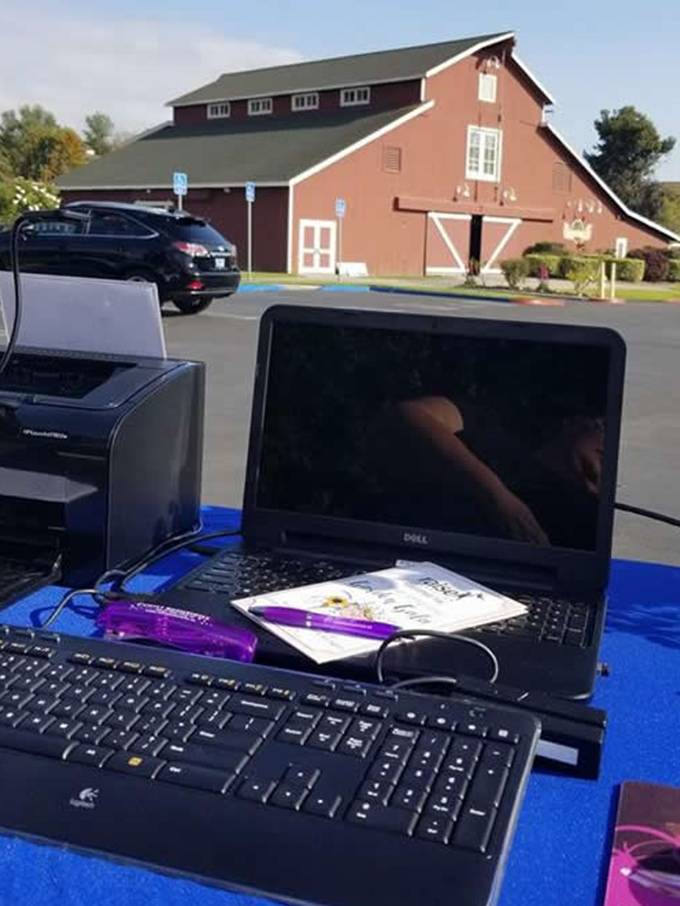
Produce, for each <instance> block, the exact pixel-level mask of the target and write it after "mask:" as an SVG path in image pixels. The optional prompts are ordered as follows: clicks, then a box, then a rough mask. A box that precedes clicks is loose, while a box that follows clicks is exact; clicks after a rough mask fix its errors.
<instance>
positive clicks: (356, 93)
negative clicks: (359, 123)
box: [340, 87, 371, 107]
mask: <svg viewBox="0 0 680 906" xmlns="http://www.w3.org/2000/svg"><path fill="white" fill-rule="evenodd" d="M370 102H371V89H370V88H368V87H366V88H343V89H342V91H341V92H340V106H341V107H358V106H360V105H361V104H370Z"/></svg>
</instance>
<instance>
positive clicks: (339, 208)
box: [335, 198, 347, 217]
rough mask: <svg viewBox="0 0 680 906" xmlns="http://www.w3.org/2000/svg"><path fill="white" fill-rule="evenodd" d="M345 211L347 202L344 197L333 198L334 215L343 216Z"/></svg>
mask: <svg viewBox="0 0 680 906" xmlns="http://www.w3.org/2000/svg"><path fill="white" fill-rule="evenodd" d="M346 212H347V202H346V201H345V199H344V198H336V199H335V216H336V217H344V216H345V214H346Z"/></svg>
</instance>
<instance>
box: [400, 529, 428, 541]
mask: <svg viewBox="0 0 680 906" xmlns="http://www.w3.org/2000/svg"><path fill="white" fill-rule="evenodd" d="M403 539H404V541H406V542H407V544H429V543H430V539H429V538H428V537H427V535H418V534H416V533H415V532H404V535H403Z"/></svg>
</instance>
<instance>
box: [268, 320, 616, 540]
mask: <svg viewBox="0 0 680 906" xmlns="http://www.w3.org/2000/svg"><path fill="white" fill-rule="evenodd" d="M609 355H610V353H609V350H608V349H607V347H606V346H597V345H571V344H568V343H563V342H562V343H558V342H546V341H545V340H543V339H542V340H540V341H537V340H527V339H520V338H515V337H513V338H512V339H505V338H504V339H501V338H499V337H497V336H496V337H494V336H460V335H457V336H454V335H450V334H448V335H447V334H445V333H441V332H440V333H426V332H420V331H418V332H416V331H413V330H403V331H400V330H391V329H378V328H375V327H359V326H338V325H333V324H328V325H323V324H321V325H320V324H314V323H297V324H295V323H286V322H282V323H277V324H275V325H274V328H273V333H272V337H271V347H270V361H269V369H268V380H267V389H266V403H265V409H264V425H263V434H262V445H261V456H260V463H259V472H258V480H257V489H256V497H255V502H256V506H257V507H262V508H265V509H269V510H277V511H286V512H289V513H298V514H304V515H307V516H323V517H336V518H341V519H350V520H358V521H366V522H371V523H383V524H390V525H399V526H413V527H418V528H420V529H423V530H440V531H445V532H456V533H463V534H466V535H472V536H483V537H485V538H488V539H503V540H506V541H516V542H522V543H524V544H527V545H539V546H543V547H552V548H568V549H576V550H582V551H594V550H595V549H596V544H597V520H598V502H599V494H600V483H601V471H602V462H603V447H604V435H605V431H606V424H605V414H606V411H607V385H608V373H609Z"/></svg>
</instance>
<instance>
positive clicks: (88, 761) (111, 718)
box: [0, 626, 538, 906]
mask: <svg viewBox="0 0 680 906" xmlns="http://www.w3.org/2000/svg"><path fill="white" fill-rule="evenodd" d="M0 640H1V641H0V770H1V771H2V776H3V779H4V782H3V787H4V789H5V790H6V791H8V790H10V789H14V790H15V791H16V796H17V797H21V796H22V795H25V796H28V797H32V800H31V805H30V808H26V807H24V809H23V811H21V810H20V809H19V805H18V804H17V805H16V808H17V815H20V816H21V818H20V820H21V822H22V824H21V825H19V826H20V827H21V829H22V831H23V832H26V831H28V832H29V833H32V834H36V835H38V836H41V837H43V838H45V837H47V838H52V839H56V840H64V841H66V842H68V841H69V840H70V836H69V834H70V833H71V830H73V833H74V834H78V835H80V836H79V837H78V842H79V844H81V845H82V844H83V843H84V844H85V845H86V846H91V847H93V848H95V849H102V848H103V849H109V850H110V851H112V852H114V853H116V854H118V853H122V854H124V855H128V856H130V857H132V858H135V857H136V856H137V855H138V853H136V851H135V850H134V846H135V841H136V840H138V839H142V838H144V834H142V835H141V837H140V832H139V829H140V827H141V826H142V825H143V824H144V823H145V822H147V823H148V838H149V839H155V840H156V841H157V842H158V845H159V851H161V852H163V853H165V855H164V857H163V858H160V859H159V858H157V857H156V856H150V855H149V851H148V850H147V849H146V848H145V852H146V853H147V855H146V856H145V857H144V858H146V860H147V861H150V860H151V857H153V858H155V859H156V862H157V864H160V865H162V866H164V865H165V866H167V865H172V860H173V838H174V837H176V836H177V835H174V834H173V833H172V829H171V828H169V827H168V826H167V818H166V820H165V821H157V817H158V816H157V815H156V814H155V812H154V811H153V809H154V806H153V803H154V802H159V803H160V805H159V808H160V812H161V813H162V814H164V815H166V816H167V815H169V814H173V813H174V814H181V815H182V822H181V823H182V834H181V835H180V837H179V838H177V845H178V847H179V852H180V853H181V852H182V851H183V850H184V849H185V848H186V839H187V837H189V838H190V837H191V835H192V834H193V833H194V832H195V831H193V830H192V828H193V826H194V819H195V818H196V819H197V825H196V826H197V827H200V826H201V825H202V822H203V819H204V818H205V811H206V810H209V809H214V812H212V813H211V814H213V816H214V820H215V824H216V825H219V826H221V827H230V826H232V827H238V835H239V838H240V841H241V842H240V843H239V846H242V845H243V840H248V839H250V840H251V841H252V852H251V853H250V855H251V858H250V859H242V858H241V860H240V863H239V867H240V870H243V871H246V870H247V865H248V864H250V865H251V866H252V868H251V870H252V872H253V877H251V878H249V881H250V885H251V887H252V886H258V878H257V870H258V868H257V866H258V862H259V860H260V856H258V852H259V851H260V850H259V847H260V845H261V836H260V835H261V834H263V833H265V831H264V830H263V828H265V827H266V828H268V830H267V831H266V833H268V834H269V835H270V836H271V834H272V833H273V831H274V830H275V829H276V828H277V827H279V831H280V833H281V834H288V833H291V825H289V824H288V821H289V819H288V818H285V817H284V815H296V816H297V819H296V820H297V821H298V822H300V823H299V825H298V827H299V829H300V831H301V832H302V837H298V839H297V849H298V850H299V851H301V852H304V851H305V845H304V843H305V835H311V836H312V837H316V836H317V835H321V836H322V837H323V835H325V834H330V833H331V831H330V830H328V828H329V827H333V826H336V825H343V826H344V827H345V828H346V831H345V832H344V833H346V835H347V836H346V837H344V839H345V841H346V843H347V845H348V846H350V845H353V840H354V837H353V834H355V833H356V834H357V835H359V836H358V837H357V841H356V846H357V847H358V851H363V850H365V851H367V852H370V851H371V849H372V844H371V843H369V837H371V835H373V834H375V835H378V834H379V835H391V838H392V839H394V840H395V841H399V842H400V846H401V848H400V849H399V850H398V852H399V853H400V856H399V859H400V860H401V859H403V860H406V862H407V863H410V866H411V868H410V870H412V871H417V870H418V865H419V864H420V863H419V859H420V858H422V857H423V855H424V854H423V851H422V850H421V849H420V848H419V847H423V846H425V847H435V848H437V849H441V850H445V851H446V852H447V853H452V852H454V851H458V850H460V851H466V852H467V853H468V857H469V856H470V855H471V854H473V853H474V854H479V855H480V856H482V855H483V856H484V858H485V859H487V860H488V859H493V860H499V861H502V858H501V856H502V852H503V851H504V849H505V847H506V846H507V841H508V835H509V832H510V827H511V819H512V815H513V814H514V811H515V809H516V806H517V801H518V798H519V796H520V794H521V792H522V786H523V782H524V778H525V777H526V774H527V772H528V770H529V767H530V763H531V756H532V754H533V748H534V746H535V743H536V739H537V729H538V723H537V722H536V721H535V720H534V719H533V718H530V717H528V716H527V715H521V714H519V713H517V712H512V711H506V710H504V709H503V708H499V707H486V706H484V707H482V706H478V705H477V706H476V705H475V703H474V702H473V701H471V700H470V699H464V698H463V697H462V696H458V697H456V696H454V697H452V698H437V697H434V696H429V695H416V694H413V693H409V692H401V691H399V692H392V691H391V690H389V689H384V688H381V687H377V686H372V685H369V684H362V683H346V682H343V681H341V680H332V679H325V678H324V679H318V678H315V677H311V676H308V675H305V674H295V673H292V672H288V671H284V670H275V669H272V668H266V667H262V666H256V665H244V664H236V663H234V662H230V661H226V660H216V659H208V658H202V657H196V656H188V655H180V654H178V653H176V652H168V651H163V650H160V649H149V648H143V647H139V646H131V645H124V644H121V643H117V642H109V641H104V640H100V639H77V638H69V637H60V636H58V635H56V634H54V633H34V632H33V631H32V630H28V629H15V628H13V627H8V626H0ZM6 750H10V751H11V752H12V753H14V755H15V756H16V754H17V753H21V755H22V759H17V758H16V757H15V758H13V759H12V760H8V758H7V754H8V753H7V751H6ZM24 759H29V761H31V760H33V761H34V762H35V760H36V759H37V760H39V761H40V763H41V764H40V765H38V767H36V768H35V770H39V772H40V776H41V778H42V780H43V781H44V783H45V785H46V786H45V789H47V788H49V787H50V785H52V788H53V789H55V790H57V789H59V788H60V786H63V787H64V789H66V790H68V791H69V792H68V795H70V796H73V795H75V793H74V791H78V790H81V792H80V793H79V796H80V799H81V800H83V802H85V803H86V805H88V803H89V805H88V807H91V806H92V803H93V802H94V799H95V797H96V796H99V805H100V806H101V813H102V821H101V822H100V823H99V824H97V823H96V822H95V821H94V818H93V819H92V824H91V823H90V821H88V822H87V823H86V826H87V827H89V828H90V830H89V831H87V832H86V831H85V830H84V829H83V826H82V820H81V822H79V821H74V820H65V818H64V813H62V812H60V810H59V809H58V808H57V806H56V805H55V802H53V801H52V799H50V797H49V796H47V799H46V801H44V802H43V798H42V794H41V792H40V791H37V790H36V791H33V790H32V786H31V785H30V784H29V783H28V781H27V779H26V778H22V775H21V768H22V762H23V760H24ZM84 769H87V770H86V771H84ZM69 772H70V773H69ZM36 776H38V775H36ZM114 777H116V778H118V782H119V783H123V781H125V783H127V784H128V787H127V788H126V787H125V785H124V784H123V785H122V786H115V785H114V786H113V787H111V785H110V784H111V783H112V782H113V781H112V778H114ZM107 778H108V779H107ZM24 781H25V782H24ZM62 781H64V783H62ZM180 788H181V790H182V791H183V796H184V798H181V799H173V798H172V797H173V795H174V791H175V790H179V789H180ZM22 789H23V790H24V792H23V793H22ZM116 791H117V793H116ZM152 793H153V797H156V798H152V797H151V794H152ZM126 794H127V795H126ZM187 794H191V795H187ZM88 796H90V799H89V800H88V799H87V797H88ZM11 799H12V797H11V796H10V797H9V798H8V796H7V795H5V794H3V801H2V803H0V824H2V826H3V827H5V828H10V829H11V828H13V827H17V824H15V823H13V820H14V819H13V817H12V814H13V813H12V810H11V809H12V806H11V803H10V800H11ZM114 800H116V801H119V802H120V811H119V813H118V816H117V817H114V816H113V815H111V814H110V813H108V817H107V810H106V806H107V804H108V806H109V807H111V808H112V807H113V805H112V802H113V801H114ZM67 801H68V796H65V797H64V803H63V808H64V809H65V814H66V816H67V817H68V813H69V811H70V810H69V808H68V806H67V804H66V803H67ZM125 802H127V803H128V804H127V807H126V806H125ZM76 805H78V802H77V801H76ZM147 808H148V809H149V811H147ZM194 810H195V811H194ZM93 814H94V813H93ZM121 814H123V815H124V820H123V819H121V817H120V816H121ZM55 815H56V818H55ZM197 816H200V819H199V818H198V817H197ZM87 817H88V818H90V816H89V815H88V816H87ZM17 820H19V819H17ZM51 821H54V822H55V823H54V826H52V825H51V824H50V822H51ZM121 821H122V823H123V825H124V826H121V825H120V822H121ZM26 822H28V827H26ZM126 822H128V823H129V824H130V825H131V826H134V827H135V828H136V830H135V832H134V833H128V832H127V831H128V828H127V827H126V826H125V824H126ZM88 833H91V834H92V837H91V838H88V837H87V834H88ZM83 834H84V835H85V837H83ZM364 834H366V837H365V838H364V836H363V835H364ZM221 839H222V842H221V843H220V845H219V846H216V845H215V844H214V841H211V840H210V839H209V838H206V839H205V840H204V841H203V852H204V853H205V852H210V851H211V850H214V852H215V854H216V856H217V859H216V862H215V866H214V873H215V875H219V871H221V870H222V868H223V866H224V865H228V863H229V854H228V851H229V835H227V837H226V838H225V837H222V838H221ZM328 839H329V847H330V848H331V849H333V846H331V842H330V841H332V840H334V839H335V844H334V845H338V840H337V838H333V837H332V836H331V837H329V838H328ZM364 839H365V841H366V842H365V844H364ZM126 845H128V846H131V847H132V850H129V849H128V850H126V849H125V846H126ZM144 847H146V843H145V844H144ZM411 847H415V848H413V849H411ZM335 864H336V872H337V871H342V870H344V869H343V867H342V866H343V864H344V863H343V860H342V859H338V860H337V861H336V863H335ZM244 866H245V867H244ZM197 873H198V874H201V875H206V874H207V875H210V876H212V874H213V870H212V869H211V868H210V867H209V860H205V859H204V861H203V866H202V868H201V870H200V871H197ZM304 874H305V873H304V872H303V873H302V875H303V877H301V878H299V879H296V878H295V876H293V878H292V880H291V884H292V886H293V887H295V884H296V883H299V884H302V885H304ZM332 881H333V879H332V878H330V879H329V884H330V883H331V882H332ZM271 892H272V893H274V894H276V893H277V889H276V887H274V889H273V890H272V891H271ZM296 893H297V895H298V898H296V899H297V901H301V900H305V901H307V900H308V897H306V896H305V891H304V889H298V890H297V891H296ZM448 895H449V894H448V892H447V894H446V897H448ZM315 901H316V899H315ZM351 902H352V901H348V906H350V903H351ZM354 902H356V900H354ZM437 902H439V900H437ZM442 902H444V900H443V899H442ZM475 902H486V899H480V900H479V901H477V900H475Z"/></svg>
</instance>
